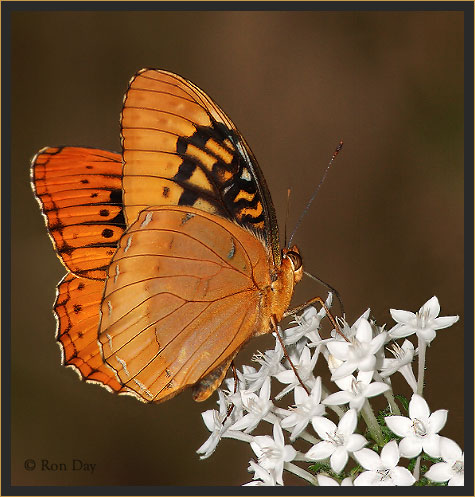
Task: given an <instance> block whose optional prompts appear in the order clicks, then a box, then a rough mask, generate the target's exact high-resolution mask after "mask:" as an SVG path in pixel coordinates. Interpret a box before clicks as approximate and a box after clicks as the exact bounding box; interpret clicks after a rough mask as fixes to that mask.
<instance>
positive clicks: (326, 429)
mask: <svg viewBox="0 0 475 497" xmlns="http://www.w3.org/2000/svg"><path fill="white" fill-rule="evenodd" d="M312 425H313V428H314V430H315V431H316V432H317V433H318V436H319V437H320V438H321V439H322V440H326V439H327V438H328V434H329V433H331V434H332V433H335V432H336V430H337V427H336V424H335V423H334V422H333V421H331V420H329V419H328V418H324V417H323V416H314V417H313V418H312Z"/></svg>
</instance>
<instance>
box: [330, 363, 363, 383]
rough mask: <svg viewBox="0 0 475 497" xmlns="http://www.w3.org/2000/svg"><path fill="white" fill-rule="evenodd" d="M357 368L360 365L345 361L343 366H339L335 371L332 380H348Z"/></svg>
mask: <svg viewBox="0 0 475 497" xmlns="http://www.w3.org/2000/svg"><path fill="white" fill-rule="evenodd" d="M357 367H358V363H356V362H355V361H345V362H344V363H343V364H341V365H340V366H338V367H337V368H336V369H335V371H333V374H332V377H331V380H332V381H336V380H340V379H342V378H346V377H347V376H349V375H351V373H353V371H355V370H356V368H357Z"/></svg>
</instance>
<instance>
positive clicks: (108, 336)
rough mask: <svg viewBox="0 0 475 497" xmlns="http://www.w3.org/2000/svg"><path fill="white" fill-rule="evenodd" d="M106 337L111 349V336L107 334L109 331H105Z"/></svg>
mask: <svg viewBox="0 0 475 497" xmlns="http://www.w3.org/2000/svg"><path fill="white" fill-rule="evenodd" d="M106 337H107V339H108V340H109V347H110V348H111V350H112V337H111V336H110V335H109V333H106Z"/></svg>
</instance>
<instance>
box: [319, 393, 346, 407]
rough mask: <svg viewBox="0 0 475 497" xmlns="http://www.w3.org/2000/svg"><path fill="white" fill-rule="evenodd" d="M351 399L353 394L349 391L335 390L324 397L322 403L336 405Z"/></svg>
mask: <svg viewBox="0 0 475 497" xmlns="http://www.w3.org/2000/svg"><path fill="white" fill-rule="evenodd" d="M351 399H353V395H351V394H350V392H343V391H342V392H336V393H332V394H330V395H329V396H328V397H327V398H326V399H323V400H322V404H325V405H328V406H338V405H341V404H346V403H348V402H350V400H351Z"/></svg>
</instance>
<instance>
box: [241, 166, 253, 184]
mask: <svg viewBox="0 0 475 497" xmlns="http://www.w3.org/2000/svg"><path fill="white" fill-rule="evenodd" d="M241 179H243V180H244V181H252V176H251V174H250V172H249V171H248V170H247V169H246V168H245V167H244V168H243V170H242V174H241Z"/></svg>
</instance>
